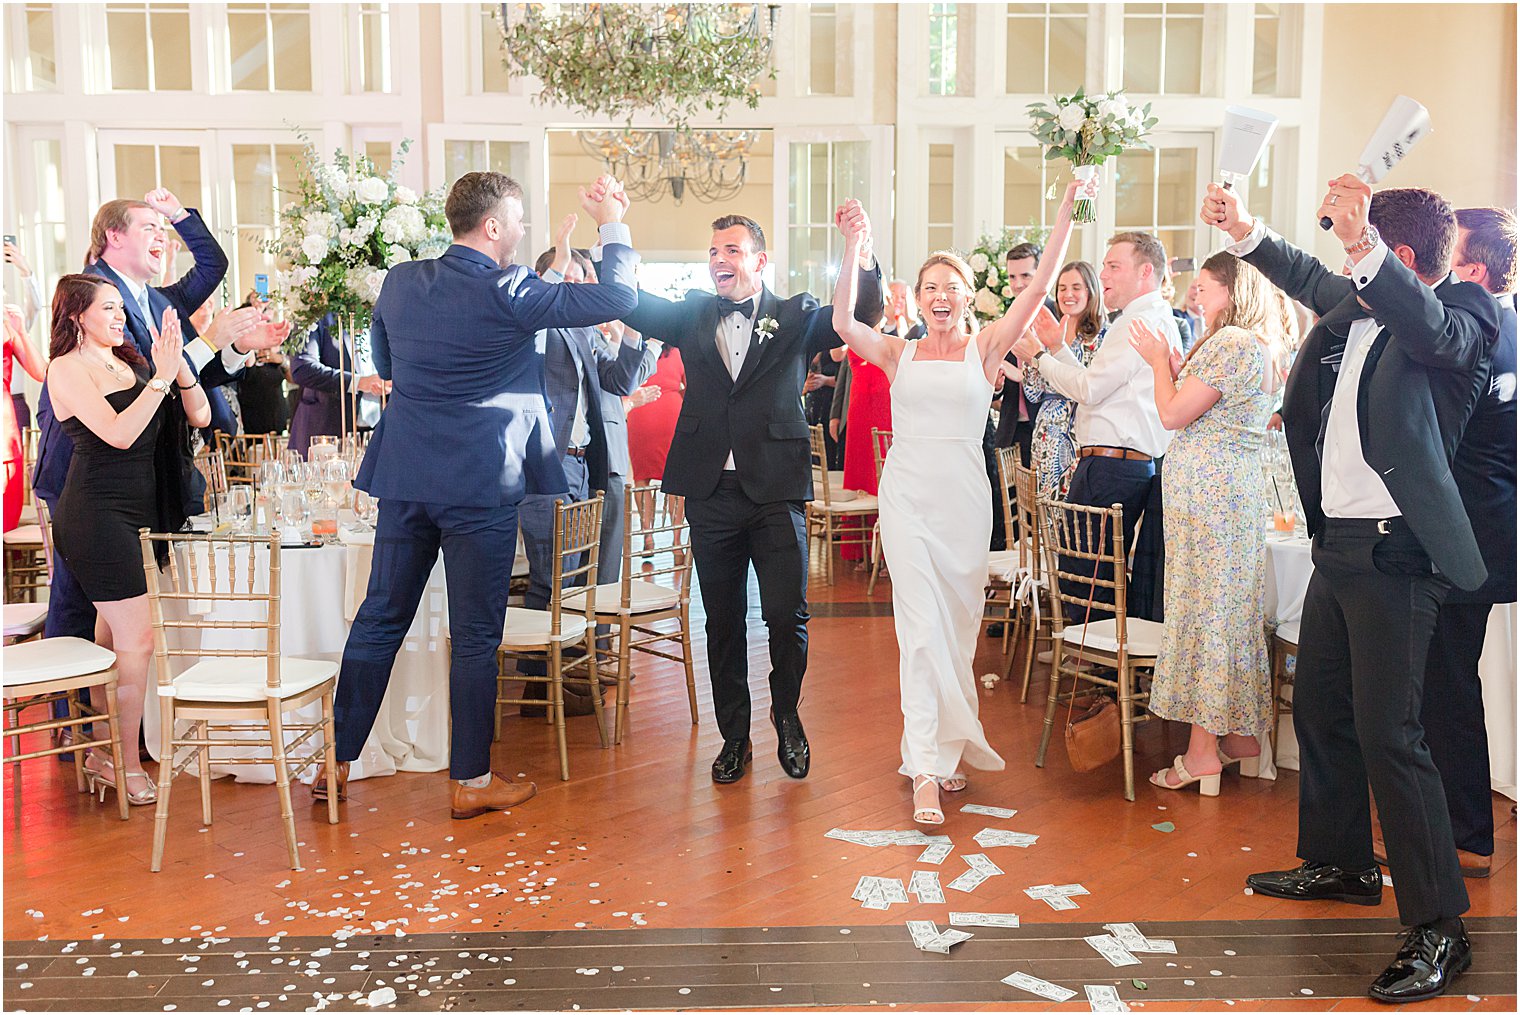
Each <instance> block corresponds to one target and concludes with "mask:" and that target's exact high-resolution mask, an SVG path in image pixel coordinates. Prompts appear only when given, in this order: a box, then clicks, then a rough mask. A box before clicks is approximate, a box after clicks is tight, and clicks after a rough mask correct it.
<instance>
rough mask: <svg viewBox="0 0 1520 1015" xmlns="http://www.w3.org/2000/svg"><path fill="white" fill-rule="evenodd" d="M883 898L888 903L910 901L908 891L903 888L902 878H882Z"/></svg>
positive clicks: (880, 882)
mask: <svg viewBox="0 0 1520 1015" xmlns="http://www.w3.org/2000/svg"><path fill="white" fill-rule="evenodd" d="M879 884H880V885H881V897H882V898H884V899H886V900H887V901H888V902H902V903H906V902H907V901H908V891H907V889H905V888H904V887H903V883H902V878H880V879H879Z"/></svg>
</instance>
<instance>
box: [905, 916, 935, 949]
mask: <svg viewBox="0 0 1520 1015" xmlns="http://www.w3.org/2000/svg"><path fill="white" fill-rule="evenodd" d="M908 936H909V937H911V938H912V939H913V947H914V948H917V949H918V950H919V951H923V950H924V949H925V947H926V946H927V945H928V944H929V942H930V941H933V940H934V939H935V938H937V937H939V928H938V927H937V926H935V925H934V922H933V921H932V920H909V921H908Z"/></svg>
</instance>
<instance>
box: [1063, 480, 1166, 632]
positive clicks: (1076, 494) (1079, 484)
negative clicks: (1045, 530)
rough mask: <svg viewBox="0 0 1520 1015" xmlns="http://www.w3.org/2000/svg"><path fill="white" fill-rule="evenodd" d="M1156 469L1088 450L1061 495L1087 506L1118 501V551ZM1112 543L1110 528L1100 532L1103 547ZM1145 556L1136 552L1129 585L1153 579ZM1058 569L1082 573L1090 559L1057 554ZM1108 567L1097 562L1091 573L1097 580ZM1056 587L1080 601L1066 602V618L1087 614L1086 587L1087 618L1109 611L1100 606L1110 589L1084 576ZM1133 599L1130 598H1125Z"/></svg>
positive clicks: (1130, 533)
mask: <svg viewBox="0 0 1520 1015" xmlns="http://www.w3.org/2000/svg"><path fill="white" fill-rule="evenodd" d="M1155 474H1156V466H1155V463H1154V462H1149V461H1144V462H1137V461H1131V460H1129V459H1124V458H1103V457H1100V456H1097V455H1090V456H1088V457H1087V458H1079V459H1078V460H1077V471H1076V472H1075V473H1074V474H1073V475H1072V477H1071V487H1070V489H1069V490H1068V491H1067V493H1066V499H1067V500H1068V501H1069V502H1071V503H1073V504H1086V505H1088V506H1089V507H1100V508H1106V507H1109V506H1111V505H1113V504H1119V505H1122V506H1123V508H1124V552H1125V553H1126V554H1128V553H1129V549H1130V547H1131V546H1132V545H1134V542H1135V523H1136V522H1138V521H1139V520H1140V516H1141V515H1142V514H1144V513H1145V505H1146V502H1147V501H1149V499H1150V495H1151V479H1152V478H1153V477H1154V476H1155ZM1112 546H1113V534H1112V533H1110V534H1109V535H1108V536H1107V537H1106V545H1105V546H1104V549H1105V550H1107V549H1109V548H1111V547H1112ZM1146 563H1147V562H1146V561H1145V560H1144V559H1143V558H1141V557H1140V555H1138V554H1137V555H1136V557H1135V566H1134V569H1133V571H1132V572H1131V574H1130V578H1129V587H1130V588H1135V587H1142V588H1144V587H1149V585H1150V584H1151V583H1153V582H1154V581H1155V572H1154V570H1153V568H1152V567H1147V566H1145V565H1146ZM1061 569H1062V570H1064V571H1069V572H1073V573H1076V574H1085V573H1086V572H1089V571H1091V570H1092V569H1093V564H1092V562H1090V561H1087V562H1084V561H1081V560H1078V559H1076V558H1074V557H1062V558H1061ZM1112 571H1113V569H1112V568H1111V567H1110V566H1109V565H1107V564H1103V565H1101V566H1099V567H1098V569H1097V575H1098V578H1099V579H1100V580H1103V581H1112V580H1113V573H1112ZM1064 585H1065V587H1064V588H1063V589H1062V591H1064V592H1066V593H1067V594H1069V595H1074V596H1081V597H1082V599H1083V600H1084V605H1082V606H1076V605H1073V604H1071V603H1068V604H1066V616H1067V619H1068V621H1069V622H1070V623H1073V624H1080V623H1082V621H1083V618H1084V617H1085V616H1086V615H1087V612H1088V611H1087V608H1086V605H1085V600H1086V599H1087V596H1088V594H1089V593H1092V597H1093V604H1094V605H1093V608H1092V616H1091V619H1092V620H1093V621H1099V620H1106V619H1107V618H1109V617H1112V616H1113V611H1112V610H1109V609H1107V608H1106V607H1109V606H1112V605H1113V602H1114V593H1113V590H1112V589H1107V588H1101V587H1100V588H1097V589H1096V590H1095V589H1094V588H1093V586H1092V583H1091V582H1089V581H1081V582H1077V581H1070V580H1068V581H1066V582H1065V583H1064ZM1130 602H1131V603H1132V602H1133V599H1131V600H1130Z"/></svg>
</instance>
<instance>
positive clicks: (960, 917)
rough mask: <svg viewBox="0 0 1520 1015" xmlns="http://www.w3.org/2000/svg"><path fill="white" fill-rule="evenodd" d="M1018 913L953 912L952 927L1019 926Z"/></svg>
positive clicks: (951, 915)
mask: <svg viewBox="0 0 1520 1015" xmlns="http://www.w3.org/2000/svg"><path fill="white" fill-rule="evenodd" d="M1018 925H1019V914H1017V913H951V914H950V926H952V927H1017V926H1018Z"/></svg>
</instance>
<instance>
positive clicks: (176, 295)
mask: <svg viewBox="0 0 1520 1015" xmlns="http://www.w3.org/2000/svg"><path fill="white" fill-rule="evenodd" d="M143 200H145V201H146V202H147V203H148V204H149V205H150V206H151V207H152V208H153V210H154V211H157V212H160V213H161V214H163V215H164V216H165V217H166V218H168V219H169V221H170V223H171V224H172V225H173V226H174V229H175V231H176V232H178V233H179V235H180V238H181V239H183V240H184V241H185V249H186V250H188V251H190V256H191V257H193V258H195V263H194V264H193V265H192V266H191V267H190V270H189V271H187V272H185V274H184V276H183V277H181V278H180V279H179V281H177V282H175V283H173V284H172V285H166V286H163V287H162V288H161V289H160V290H159V291H160V292H162V293H163V294H164V295H165V296H167V297H169V302H171V303H173V304H174V305H175V306H176V307H179V308H181V309H182V310H183V311H184V313H185V316H186V317H188V316H189V315H190V313H191V311H193V310H195V308H197V307H199V306H200V305H201V304H202V303H205V302H206V301H207V300H208V299H210V298H211V296H212V295H213V294H214V293H215V292H216V287H217V286H218V285H220V284H221V281H222V279H223V277H225V276H226V274H227V263H228V262H227V253H226V251H224V250H222V245H221V244H220V243H217V242H216V237H215V236H213V235H211V230H210V229H209V228H207V226H206V223H205V222H204V221H203V220H202V219H201V215H200V212H198V211H196V210H195V209H194V208H185V207H183V206H182V205H181V204H180V203H179V199H178V198H176V197H175V196H174V195H173V194H172V193H170V192H169V191H168V190H164V189H159V190H155V191H151V192H150V193H148V194H146V195H145V196H144V197H143Z"/></svg>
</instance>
